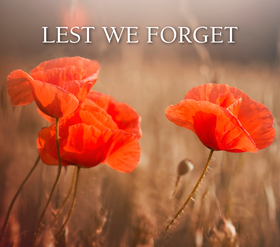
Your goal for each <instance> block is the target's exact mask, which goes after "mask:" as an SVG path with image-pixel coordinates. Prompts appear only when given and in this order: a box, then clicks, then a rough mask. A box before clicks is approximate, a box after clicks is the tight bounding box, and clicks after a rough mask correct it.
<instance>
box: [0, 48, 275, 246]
mask: <svg viewBox="0 0 280 247" xmlns="http://www.w3.org/2000/svg"><path fill="white" fill-rule="evenodd" d="M64 55H68V54H67V51H60V52H56V53H52V54H47V53H46V54H41V55H40V57H36V58H32V57H31V58H29V59H28V61H26V60H27V59H26V57H24V58H20V57H14V58H11V57H9V58H5V57H3V58H2V59H1V66H0V70H1V71H0V75H1V82H2V84H1V108H0V114H1V122H0V128H1V130H0V137H1V138H0V152H1V154H0V162H1V163H0V202H1V203H0V216H1V217H2V218H3V217H4V216H5V213H6V210H7V207H8V205H9V203H10V201H11V198H12V196H13V195H14V193H15V191H16V189H17V188H18V186H19V185H20V183H21V181H22V180H23V179H24V177H25V176H26V174H27V173H28V171H29V169H30V168H31V166H32V165H33V162H35V159H36V157H37V150H36V137H37V133H38V131H39V130H40V129H41V128H42V127H44V126H46V124H47V123H46V122H45V121H44V120H43V119H42V118H41V117H40V116H39V115H38V114H37V111H36V106H35V104H34V103H33V104H31V105H29V106H24V107H12V106H11V104H10V101H9V97H8V95H7V93H6V88H5V77H6V76H7V75H8V74H9V73H10V72H11V71H12V70H13V69H17V68H21V69H23V70H26V71H29V70H30V69H31V68H33V67H34V66H36V65H37V63H38V62H39V61H43V60H47V59H50V58H53V57H58V56H64ZM89 57H90V56H89ZM90 58H94V57H90ZM98 58H99V60H100V61H101V66H102V68H101V74H100V77H99V79H98V82H97V84H96V85H95V86H94V89H95V90H98V91H101V92H105V93H108V94H111V95H112V96H113V97H115V98H116V99H117V100H119V101H124V102H127V103H128V104H130V105H131V106H132V107H134V108H135V109H136V110H137V112H138V113H139V114H140V115H141V117H142V130H143V137H142V139H141V141H140V144H141V149H142V154H141V161H140V163H139V165H138V167H137V168H136V170H135V171H134V172H133V173H131V174H121V173H118V172H116V171H114V170H112V169H110V168H109V167H107V166H105V165H99V166H97V167H95V168H92V169H83V170H82V171H81V174H80V175H81V179H80V184H79V187H78V197H77V203H76V205H75V209H74V212H73V215H72V217H71V219H70V221H69V224H68V226H67V228H66V231H65V238H64V237H62V238H61V239H60V240H59V241H60V242H59V244H57V245H56V246H75V247H76V246H83V247H84V246H96V247H97V246H110V247H115V246H116V247H117V246H122V247H125V246H133V247H140V246H142V247H144V246H145V247H152V246H165V247H169V246H173V247H174V246H176V247H180V246H196V247H199V246H215V247H216V246H240V247H245V246H246V247H250V246H252V247H257V246H280V237H279V236H280V234H279V233H280V230H279V227H280V208H279V205H280V190H279V189H278V188H279V186H280V182H279V181H280V180H279V178H280V168H279V158H280V157H279V155H280V152H279V148H280V146H279V121H280V113H279V109H278V106H279V105H280V104H279V103H280V98H279V79H280V76H279V71H278V70H277V69H275V67H272V66H270V65H268V64H265V63H262V64H261V63H260V64H257V63H255V64H254V63H247V64H237V63H229V62H219V61H216V62H214V64H213V65H212V68H211V70H208V69H207V68H206V67H205V66H201V64H200V62H199V61H197V60H194V59H185V58H183V57H182V56H179V55H176V53H175V55H174V53H171V52H168V53H164V54H161V55H160V54H155V55H152V53H150V52H149V51H146V50H145V49H143V50H141V49H140V50H133V49H131V50H130V49H123V50H122V51H120V52H119V53H116V54H110V53H106V52H105V53H103V54H99V55H98ZM4 61H5V63H4ZM214 79H215V80H216V82H217V83H226V84H229V85H230V86H236V87H238V88H239V89H241V90H243V91H244V92H245V93H247V94H248V95H249V96H250V97H251V98H253V99H255V100H257V101H259V102H262V103H264V104H265V105H266V106H267V107H268V108H269V109H270V110H271V111H272V113H273V115H274V116H275V129H276V139H275V141H274V143H273V144H272V145H271V146H270V147H269V148H267V149H266V150H263V151H259V152H258V153H257V154H249V153H244V154H229V153H225V152H215V153H214V156H213V157H214V158H213V159H212V161H211V163H210V166H211V169H210V170H209V171H208V173H207V175H206V178H205V179H204V181H203V184H202V185H201V186H200V187H199V189H198V191H197V193H196V194H195V197H194V201H192V202H190V203H189V205H188V207H187V208H186V209H185V210H184V214H183V215H181V216H180V217H179V220H178V222H177V223H176V224H175V225H176V226H174V227H173V228H172V229H171V230H170V231H169V232H168V233H167V234H166V233H165V232H164V228H165V226H166V224H167V223H168V221H169V220H170V219H171V217H172V216H173V215H174V213H175V211H176V210H177V209H178V208H179V206H181V205H182V203H183V202H184V200H185V199H186V197H187V196H188V194H189V192H190V190H191V189H192V187H193V186H194V183H195V182H196V180H197V179H198V177H199V174H200V173H201V171H202V169H203V166H204V164H205V162H206V159H207V156H208V152H209V150H208V149H207V148H206V147H204V146H203V145H202V144H201V143H200V141H199V140H198V138H197V137H196V136H195V135H194V134H193V133H192V132H191V131H188V130H186V129H183V128H180V127H178V126H176V125H174V124H172V123H171V122H169V121H168V120H167V119H166V117H165V115H164V111H165V109H166V108H167V106H169V105H170V104H175V103H177V102H178V101H180V100H182V99H183V97H184V94H185V93H186V92H187V91H188V90H189V89H191V88H192V87H194V86H197V85H199V84H203V83H207V82H211V81H213V80H214ZM184 158H189V159H191V160H192V162H193V164H194V169H193V171H191V172H189V173H188V174H186V175H184V176H182V178H181V180H180V183H179V187H178V190H177V193H176V196H175V197H173V198H172V197H171V195H172V193H173V191H174V187H175V182H176V178H177V174H176V171H177V165H178V164H179V162H180V161H181V160H182V159H184ZM56 171H57V168H56V167H50V166H46V165H44V164H42V163H40V165H39V167H38V168H37V170H36V171H35V172H34V174H33V175H32V177H31V179H30V180H29V181H28V183H27V184H26V186H25V187H24V190H23V191H22V193H21V195H20V197H19V198H18V201H17V203H16V206H15V208H14V210H13V211H12V217H11V219H10V221H9V227H8V230H7V232H6V238H5V241H6V243H8V242H9V243H11V242H13V246H15V247H16V246H30V243H31V241H32V236H33V233H34V231H35V227H36V224H37V221H38V217H39V214H40V212H41V210H42V206H43V205H44V203H45V202H46V198H47V196H48V193H49V191H50V188H51V185H52V183H53V180H54V178H55V174H56ZM73 171H74V169H73V168H69V169H68V171H67V174H66V176H64V178H61V180H64V182H61V185H60V188H61V191H63V192H62V194H63V195H66V193H67V191H68V190H67V188H68V187H69V186H70V183H71V176H72V173H73ZM62 185H63V186H62ZM62 199H63V198H62V196H61V197H60V200H62ZM55 208H56V206H55V200H54V201H53V204H52V210H49V211H48V213H47V217H46V220H45V221H44V225H46V226H48V225H49V224H50V222H51V219H52V216H53V214H54V212H55V211H54V210H55ZM66 212H67V207H66V209H65V211H64V213H66ZM1 225H2V223H1ZM42 229H43V228H42ZM39 238H40V239H41V246H54V244H53V242H52V239H53V237H52V231H51V230H50V229H49V228H48V227H45V228H44V231H43V232H41V234H40V236H39ZM65 242H66V243H67V244H66V243H65ZM4 246H9V245H8V244H7V245H4Z"/></svg>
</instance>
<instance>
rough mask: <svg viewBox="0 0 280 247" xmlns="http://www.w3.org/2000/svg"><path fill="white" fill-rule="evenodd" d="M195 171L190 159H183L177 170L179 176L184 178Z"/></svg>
mask: <svg viewBox="0 0 280 247" xmlns="http://www.w3.org/2000/svg"><path fill="white" fill-rule="evenodd" d="M192 170H193V164H192V161H191V160H190V159H183V160H182V161H181V162H180V163H179V165H178V168H177V172H178V176H183V175H185V174H187V173H188V172H190V171H192Z"/></svg>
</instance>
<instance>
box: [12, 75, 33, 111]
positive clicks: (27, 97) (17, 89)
mask: <svg viewBox="0 0 280 247" xmlns="http://www.w3.org/2000/svg"><path fill="white" fill-rule="evenodd" d="M32 80H33V79H32V78H31V77H30V76H29V75H28V74H27V73H25V72H24V71H22V70H14V71H13V72H11V73H10V74H9V75H8V77H7V91H8V94H9V96H10V97H11V102H12V105H14V106H17V105H28V104H30V103H31V102H33V101H34V99H33V95H32V92H31V89H30V85H29V81H32Z"/></svg>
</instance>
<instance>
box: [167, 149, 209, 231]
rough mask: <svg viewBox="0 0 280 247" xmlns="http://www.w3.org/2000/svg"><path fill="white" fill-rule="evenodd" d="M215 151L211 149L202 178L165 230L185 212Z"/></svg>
mask: <svg viewBox="0 0 280 247" xmlns="http://www.w3.org/2000/svg"><path fill="white" fill-rule="evenodd" d="M213 153H214V150H213V149H211V151H210V154H209V157H208V160H207V162H206V165H205V167H204V169H203V171H202V173H201V175H200V178H199V179H198V181H197V183H196V185H195V186H194V188H193V190H192V192H191V193H190V195H189V197H188V199H187V200H186V201H185V203H184V204H183V206H182V207H181V208H180V210H179V211H178V212H177V214H176V215H175V216H174V218H173V219H172V220H171V221H170V223H169V224H168V225H167V227H166V228H165V231H167V230H168V229H169V228H170V227H171V226H172V224H173V223H174V222H175V221H176V219H177V218H178V216H179V215H180V214H181V213H182V212H183V210H184V208H185V207H186V206H187V204H188V202H189V201H190V199H191V198H192V196H193V195H194V193H195V192H196V190H197V188H198V186H199V185H200V183H201V181H202V179H203V177H204V175H205V173H206V171H207V168H208V166H209V163H210V160H211V158H212V155H213Z"/></svg>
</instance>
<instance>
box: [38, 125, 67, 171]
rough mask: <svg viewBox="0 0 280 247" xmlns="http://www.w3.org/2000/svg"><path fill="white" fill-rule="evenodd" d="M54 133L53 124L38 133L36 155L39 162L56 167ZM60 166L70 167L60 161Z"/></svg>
mask: <svg viewBox="0 0 280 247" xmlns="http://www.w3.org/2000/svg"><path fill="white" fill-rule="evenodd" d="M55 132H56V131H55V125H54V124H53V125H51V126H49V127H47V128H44V129H42V130H41V131H40V132H39V133H38V138H37V148H38V153H39V155H40V158H41V160H42V161H43V162H44V163H45V164H48V165H58V157H57V149H56V140H55ZM60 148H61V147H60ZM60 152H61V150H60ZM62 165H63V166H67V165H70V163H68V162H66V161H64V160H62Z"/></svg>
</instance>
